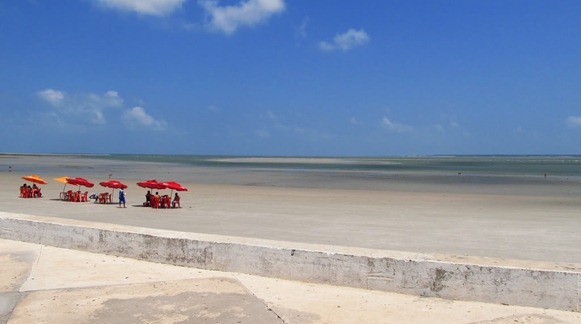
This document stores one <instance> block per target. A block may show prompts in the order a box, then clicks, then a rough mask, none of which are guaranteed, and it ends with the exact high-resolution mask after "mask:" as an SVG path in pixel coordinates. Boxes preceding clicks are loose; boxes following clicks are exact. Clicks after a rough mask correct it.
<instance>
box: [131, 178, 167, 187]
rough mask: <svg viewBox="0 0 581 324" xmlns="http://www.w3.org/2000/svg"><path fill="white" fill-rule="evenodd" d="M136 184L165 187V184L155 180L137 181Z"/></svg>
mask: <svg viewBox="0 0 581 324" xmlns="http://www.w3.org/2000/svg"><path fill="white" fill-rule="evenodd" d="M137 185H138V186H140V187H142V188H147V189H166V188H167V186H166V185H165V184H164V183H162V182H157V180H153V179H151V180H146V181H141V182H138V183H137Z"/></svg>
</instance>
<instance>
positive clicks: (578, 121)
mask: <svg viewBox="0 0 581 324" xmlns="http://www.w3.org/2000/svg"><path fill="white" fill-rule="evenodd" d="M566 123H567V126H569V127H580V126H581V117H578V116H569V117H568V118H567V121H566Z"/></svg>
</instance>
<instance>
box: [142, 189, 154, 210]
mask: <svg viewBox="0 0 581 324" xmlns="http://www.w3.org/2000/svg"><path fill="white" fill-rule="evenodd" d="M151 196H153V195H152V194H151V190H147V193H146V194H145V202H144V203H143V206H145V207H149V206H151Z"/></svg>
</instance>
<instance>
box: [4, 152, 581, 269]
mask: <svg viewBox="0 0 581 324" xmlns="http://www.w3.org/2000/svg"><path fill="white" fill-rule="evenodd" d="M8 165H11V166H12V170H13V171H12V172H7V170H8ZM0 168H1V169H0V170H1V171H2V172H0V183H1V184H2V185H1V186H0V211H5V212H12V213H23V214H32V215H38V216H51V217H60V218H69V219H78V220H86V221H92V222H103V223H114V224H122V225H130V226H138V227H149V228H159V229H167V230H175V231H187V232H196V233H205V234H218V235H228V236H237V237H252V238H260V239H269V240H278V241H289V242H302V243H316V244H327V245H338V246H350V247H362V248H372V249H381V250H395V251H409V252H419V253H432V254H435V255H439V258H440V259H454V258H457V259H463V260H466V259H470V258H479V259H487V258H493V259H494V260H499V259H500V260H504V261H502V262H506V263H507V264H511V265H525V266H526V265H528V264H530V263H534V264H535V266H537V267H539V266H540V267H543V268H560V269H563V268H565V269H575V270H579V269H581V248H579V247H580V246H581V216H580V213H579V212H580V211H581V184H580V183H579V182H577V181H575V180H568V179H566V178H565V179H563V178H555V179H553V178H550V177H549V178H548V179H544V178H542V177H507V176H481V175H461V176H459V175H453V174H405V173H379V172H375V173H371V172H354V171H316V172H315V171H277V170H267V169H245V168H202V167H190V166H180V165H165V164H156V163H134V162H132V163H128V162H122V161H109V160H101V159H79V158H75V157H54V156H53V157H51V156H18V157H6V156H4V157H2V158H0ZM63 170H70V171H69V172H66V173H63ZM30 173H38V174H39V175H41V176H42V177H43V178H44V179H45V180H47V181H49V184H47V185H45V186H42V188H43V193H44V198H41V199H21V198H18V187H19V186H20V185H21V184H22V183H23V182H24V181H23V180H22V179H21V177H22V176H23V175H26V174H30ZM109 174H112V177H113V178H116V179H120V180H121V181H123V182H125V183H127V184H128V185H129V186H130V187H129V189H128V190H127V196H128V197H127V198H128V208H125V209H123V208H117V206H116V205H98V204H93V203H69V202H62V201H59V200H58V199H57V198H58V196H59V192H60V191H61V190H62V188H63V185H62V184H60V183H57V182H55V181H53V180H52V179H53V178H55V177H59V176H63V175H68V176H73V177H76V176H79V177H85V178H87V179H89V180H90V181H92V182H94V183H96V184H97V185H96V186H95V187H93V188H90V189H88V191H89V193H96V192H105V191H108V190H107V189H106V188H102V187H100V186H99V185H98V182H100V181H104V180H107V179H108V177H109ZM151 178H157V179H158V180H162V181H166V180H177V181H180V182H181V183H182V184H183V185H185V186H186V187H188V188H189V189H190V190H189V191H188V192H183V193H181V196H182V208H180V209H172V210H153V209H150V208H144V207H141V203H142V202H143V201H144V194H145V192H146V190H145V189H143V188H140V187H138V186H137V185H136V184H135V183H136V182H137V181H142V180H145V179H151ZM495 262H496V261H495Z"/></svg>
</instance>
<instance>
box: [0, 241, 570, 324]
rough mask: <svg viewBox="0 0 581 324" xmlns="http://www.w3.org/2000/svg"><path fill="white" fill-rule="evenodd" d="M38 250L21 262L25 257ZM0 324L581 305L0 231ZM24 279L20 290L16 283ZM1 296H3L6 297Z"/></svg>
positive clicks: (359, 315) (374, 319) (492, 311)
mask: <svg viewBox="0 0 581 324" xmlns="http://www.w3.org/2000/svg"><path fill="white" fill-rule="evenodd" d="M18 254H20V255H22V254H25V255H28V256H34V262H30V263H26V265H27V267H26V268H25V269H23V268H22V267H21V265H22V262H21V261H20V260H19V257H12V256H13V255H18ZM0 255H3V256H9V257H7V258H5V259H4V260H5V261H6V262H3V263H1V264H0V266H1V267H2V270H6V269H11V268H19V269H20V270H24V271H23V272H21V271H14V272H13V273H16V274H20V273H25V274H26V275H25V277H24V278H22V277H21V276H12V277H10V276H3V277H0V283H2V285H3V286H6V287H14V289H16V291H15V292H12V293H7V294H12V296H16V297H18V298H14V299H12V300H11V301H10V302H9V303H7V304H4V306H6V308H9V309H8V310H7V312H4V314H5V316H3V317H2V319H1V320H0V323H6V322H7V323H9V324H18V323H34V324H37V323H91V322H93V323H94V322H99V323H143V322H153V323H175V322H194V323H205V322H209V323H217V322H219V323H258V324H261V323H269V324H270V323H446V324H467V323H517V322H518V323H551V324H552V323H571V324H573V323H580V322H581V313H577V312H566V311H558V310H550V309H539V308H531V307H519V306H504V305H495V304H488V303H478V302H466V301H451V300H444V299H439V298H429V297H419V296H410V295H402V294H395V293H387V292H382V291H377V290H368V289H356V288H348V287H340V286H331V285H321V284H314V283H304V282H297V281H288V280H282V279H274V278H266V277H259V276H252V275H245V274H240V273H227V272H218V271H207V270H201V269H195V268H189V267H179V266H172V265H167V264H161V263H152V262H145V261H139V260H135V259H128V258H122V257H116V256H111V255H104V254H96V253H89V252H83V251H77V250H68V249H61V248H55V247H51V246H43V245H38V244H31V243H24V242H19V241H9V240H2V239H0ZM18 287H19V288H18ZM1 296H4V295H3V294H0V303H2V302H3V301H4V300H3V299H2V297H1Z"/></svg>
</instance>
